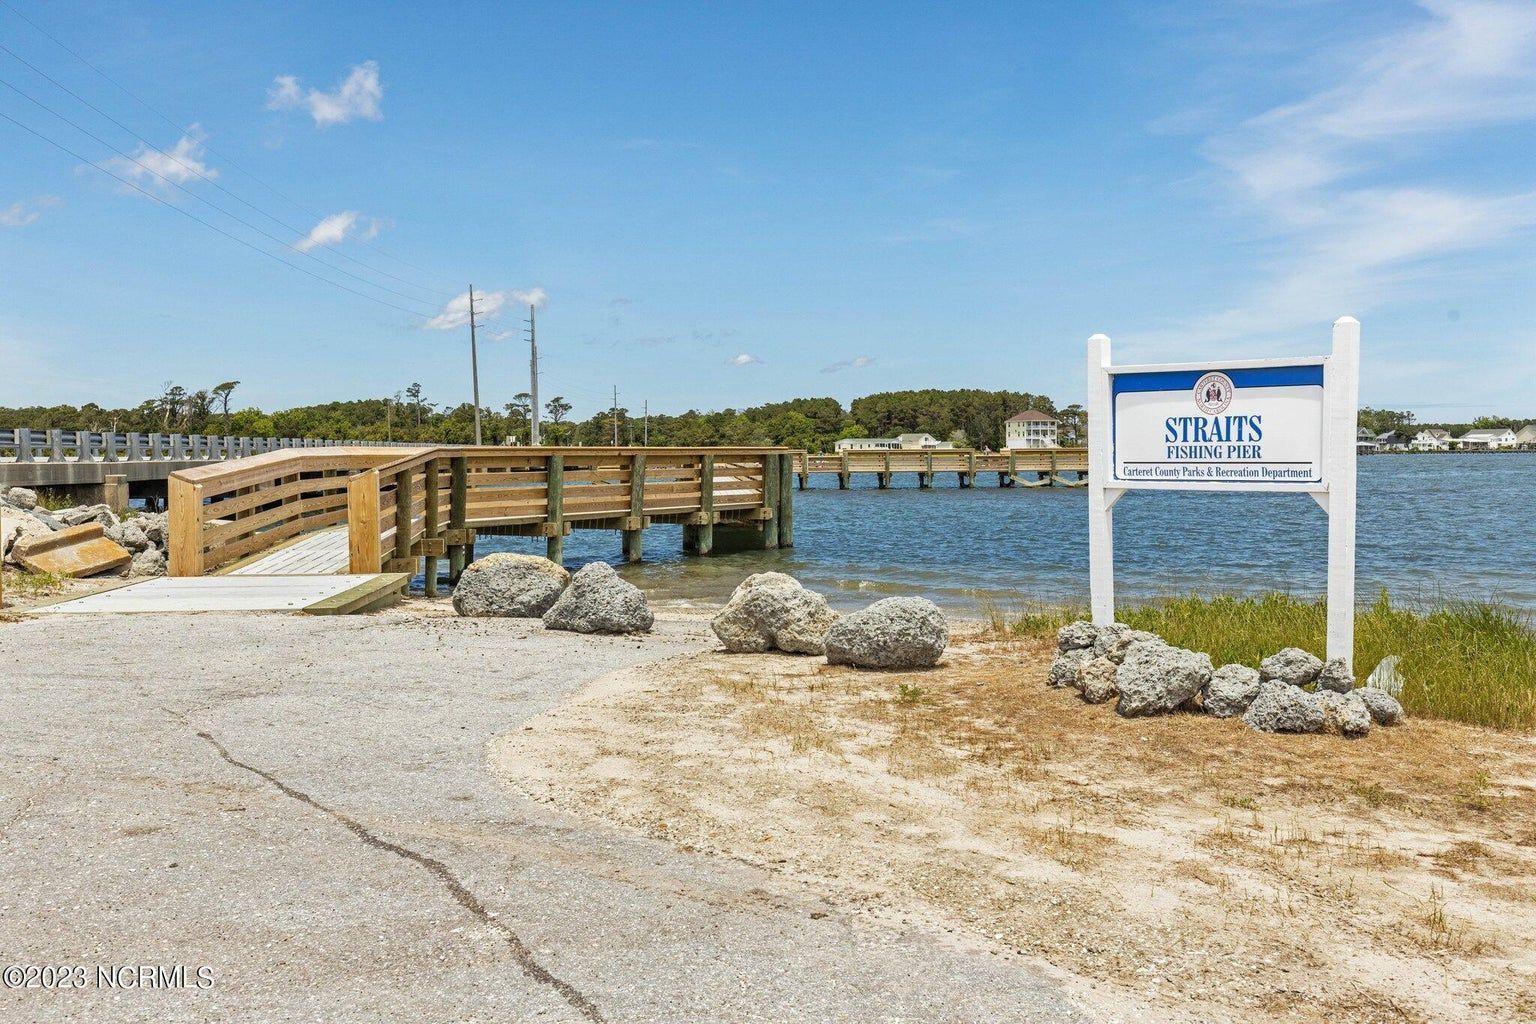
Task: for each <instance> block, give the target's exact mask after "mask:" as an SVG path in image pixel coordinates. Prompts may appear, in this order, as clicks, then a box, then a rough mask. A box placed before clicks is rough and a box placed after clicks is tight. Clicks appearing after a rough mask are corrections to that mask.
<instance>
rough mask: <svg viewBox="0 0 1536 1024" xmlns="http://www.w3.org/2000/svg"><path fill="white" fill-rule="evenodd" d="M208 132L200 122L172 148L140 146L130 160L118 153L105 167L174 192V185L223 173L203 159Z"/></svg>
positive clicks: (105, 163) (162, 189) (189, 129)
mask: <svg viewBox="0 0 1536 1024" xmlns="http://www.w3.org/2000/svg"><path fill="white" fill-rule="evenodd" d="M207 137H208V136H207V135H205V134H204V133H203V130H202V129H201V128H200V127H198V126H197V125H195V124H194V125H192V126H191V127H190V128H188V129H187V134H185V135H183V136H182V137H181V139H180V140H178V141H177V143H176V145H174V146H172V147H171V148H170V149H151V148H150V147H149V146H140V147H139V148H138V150H137V151H135V152H134V154H133V157H132V158H131V159H130V158H128V157H123V156H114V157H112V158H111V159H110V160H107V161H105V162H104V163H103V164H102V166H103V167H106V168H108V169H110V170H111V171H113V172H114V173H116V174H118V175H120V176H122V177H126V178H131V179H133V180H134V181H136V182H141V183H144V184H147V185H150V186H153V187H156V188H159V189H160V190H161V191H167V192H168V191H170V188H171V186H172V184H173V183H174V184H176V185H185V184H186V183H187V182H189V181H192V180H194V179H196V178H204V179H207V180H209V181H212V180H213V179H215V178H217V177H218V176H219V172H218V171H216V170H214V169H213V168H212V167H209V166H208V164H207V163H206V162H204V159H203V142H204V140H205V139H207Z"/></svg>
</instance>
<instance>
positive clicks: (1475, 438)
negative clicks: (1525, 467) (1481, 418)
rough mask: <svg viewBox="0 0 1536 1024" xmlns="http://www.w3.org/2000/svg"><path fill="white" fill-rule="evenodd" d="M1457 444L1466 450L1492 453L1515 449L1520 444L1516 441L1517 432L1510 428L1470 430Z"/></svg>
mask: <svg viewBox="0 0 1536 1024" xmlns="http://www.w3.org/2000/svg"><path fill="white" fill-rule="evenodd" d="M1456 443H1457V444H1459V445H1461V447H1462V448H1465V449H1477V450H1487V451H1492V450H1494V449H1497V448H1514V447H1515V446H1516V445H1517V444H1518V443H1519V442H1518V441H1516V440H1515V432H1514V431H1513V430H1510V429H1509V428H1508V427H1491V428H1488V429H1483V430H1469V431H1467V432H1466V433H1465V434H1462V435H1461V436H1460V437H1458V438H1457V439H1456Z"/></svg>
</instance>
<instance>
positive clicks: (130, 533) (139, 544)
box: [102, 519, 154, 554]
mask: <svg viewBox="0 0 1536 1024" xmlns="http://www.w3.org/2000/svg"><path fill="white" fill-rule="evenodd" d="M102 534H103V535H104V536H105V537H106V538H107V539H108V540H110V541H115V542H116V543H118V544H121V545H122V546H123V547H125V548H127V549H128V550H129V551H132V552H133V553H134V554H138V553H139V552H140V551H143V550H145V549H146V548H150V547H154V545H152V544H150V542H149V538H148V537H146V536H144V531H143V529H141V528H140V527H139V524H138V523H136V522H135V521H134V520H132V519H124V520H123V521H122V522H120V523H118V524H117V525H115V526H109V527H107V528H106V529H105V530H103V531H102Z"/></svg>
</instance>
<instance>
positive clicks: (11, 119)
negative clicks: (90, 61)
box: [0, 0, 425, 319]
mask: <svg viewBox="0 0 1536 1024" xmlns="http://www.w3.org/2000/svg"><path fill="white" fill-rule="evenodd" d="M0 3H4V0H0ZM0 118H4V119H5V120H7V121H9V122H10V123H11V124H13V125H15V126H16V127H18V128H20V129H21V130H22V131H25V132H28V133H29V134H32V135H35V136H37V137H38V138H39V139H42V140H43V141H44V142H46V143H48V145H50V146H52V147H54V148H55V149H57V150H59V151H61V152H63V153H66V154H68V155H69V156H71V157H73V158H74V159H76V160H78V161H80V162H81V163H82V164H85V165H86V166H87V167H94V168H95V169H96V170H98V171H100V172H101V173H102V174H105V175H106V176H107V177H109V178H115V179H116V180H118V181H120V182H122V183H123V184H124V185H127V186H128V187H129V188H131V189H133V190H134V191H135V192H139V193H141V194H143V195H144V196H147V197H148V198H150V199H153V200H154V201H155V202H157V203H159V204H160V205H161V206H164V207H167V208H169V209H172V210H175V211H176V212H177V213H179V214H181V215H182V216H184V217H189V218H191V219H192V220H195V221H197V223H199V224H201V225H202V226H203V227H205V228H208V229H210V230H212V231H217V232H218V233H219V234H221V235H223V236H224V237H225V238H228V239H229V240H230V241H232V242H236V243H238V244H240V245H243V246H245V247H246V248H247V249H250V250H252V251H253V252H259V253H261V254H262V255H263V256H266V257H267V258H269V259H273V260H276V261H277V262H279V263H281V264H282V265H283V266H285V267H290V268H292V269H293V270H297V271H298V272H299V273H301V274H304V275H306V276H308V277H312V278H314V279H315V280H316V281H323V282H324V283H326V284H328V285H331V286H332V287H335V288H340V289H341V290H342V291H344V292H351V293H352V294H353V295H356V296H357V297H359V298H363V299H367V300H368V301H369V302H376V303H378V304H379V305H381V306H388V307H389V308H390V309H395V310H399V311H400V312H402V313H406V314H409V315H410V316H413V317H422V314H421V313H419V312H417V311H415V310H412V309H406V308H405V307H404V306H398V305H396V304H395V303H393V302H390V301H389V300H388V299H381V298H378V297H377V296H374V295H369V294H368V293H367V292H360V291H358V290H357V289H356V288H352V287H350V286H348V285H344V284H342V283H341V282H340V281H332V280H331V279H330V278H328V277H322V276H321V275H319V274H317V273H315V272H314V271H312V270H306V269H305V268H304V267H301V266H299V265H298V264H297V263H291V262H289V261H288V260H285V259H283V257H282V256H280V255H278V254H277V253H274V252H269V251H267V250H266V249H263V248H262V247H261V246H259V245H255V244H253V243H251V242H248V241H246V240H245V239H243V238H241V237H240V236H239V235H235V234H232V233H231V232H228V231H225V230H224V229H223V228H221V227H219V226H218V225H217V224H213V223H210V222H209V221H206V220H204V219H203V218H201V217H199V216H198V215H197V214H195V213H193V212H191V211H190V210H184V209H182V208H181V207H179V206H177V205H176V204H175V203H168V202H166V201H165V200H164V199H162V198H161V197H160V196H157V195H155V194H154V193H153V192H151V191H149V190H148V189H145V188H143V187H141V186H139V185H138V184H136V183H135V182H132V181H129V180H128V179H127V178H125V177H123V176H122V175H120V174H114V173H113V172H111V171H109V170H107V169H106V168H105V167H102V166H101V165H100V164H93V163H91V161H90V160H88V159H86V158H85V157H83V156H81V155H80V154H79V153H76V152H75V151H74V150H72V149H70V148H69V147H68V146H66V145H64V144H63V143H62V142H55V141H54V140H53V139H50V138H49V137H48V136H46V135H44V134H43V133H42V132H40V131H38V130H37V129H36V128H33V127H32V126H31V125H27V124H23V123H22V122H20V121H18V120H16V119H15V118H14V117H12V116H11V115H9V114H7V113H6V112H5V111H3V110H0ZM423 319H425V318H424V317H423Z"/></svg>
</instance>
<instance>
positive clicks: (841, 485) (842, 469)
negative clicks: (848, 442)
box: [837, 451, 851, 491]
mask: <svg viewBox="0 0 1536 1024" xmlns="http://www.w3.org/2000/svg"><path fill="white" fill-rule="evenodd" d="M840 454H841V455H842V464H841V465H840V466H839V467H838V470H837V487H838V490H842V491H846V490H847V489H848V477H849V475H850V472H851V471H850V470H849V468H848V453H847V452H846V451H844V452H841V453H840Z"/></svg>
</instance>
